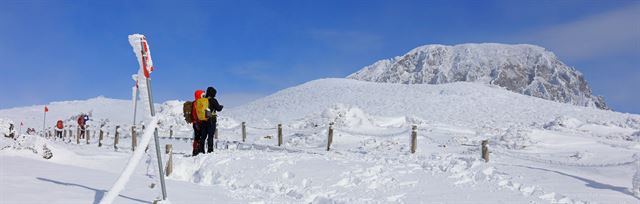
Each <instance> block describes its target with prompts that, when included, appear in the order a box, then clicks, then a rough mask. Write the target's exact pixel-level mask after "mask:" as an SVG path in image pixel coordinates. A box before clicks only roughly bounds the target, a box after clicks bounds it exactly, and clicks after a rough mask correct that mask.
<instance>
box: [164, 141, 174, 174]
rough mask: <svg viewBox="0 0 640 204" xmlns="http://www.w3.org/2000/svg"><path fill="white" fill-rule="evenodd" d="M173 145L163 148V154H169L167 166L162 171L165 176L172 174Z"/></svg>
mask: <svg viewBox="0 0 640 204" xmlns="http://www.w3.org/2000/svg"><path fill="white" fill-rule="evenodd" d="M171 152H173V145H171V144H167V145H166V146H165V153H166V154H169V159H168V161H167V166H166V168H165V169H164V172H166V176H169V175H171V172H173V153H171Z"/></svg>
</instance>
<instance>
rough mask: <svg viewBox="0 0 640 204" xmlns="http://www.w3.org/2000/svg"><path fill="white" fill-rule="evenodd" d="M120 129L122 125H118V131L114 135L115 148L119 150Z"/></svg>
mask: <svg viewBox="0 0 640 204" xmlns="http://www.w3.org/2000/svg"><path fill="white" fill-rule="evenodd" d="M118 129H120V126H119V125H116V133H115V135H114V137H113V148H114V149H116V150H118V140H119V139H120V138H119V137H120V134H119V132H118Z"/></svg>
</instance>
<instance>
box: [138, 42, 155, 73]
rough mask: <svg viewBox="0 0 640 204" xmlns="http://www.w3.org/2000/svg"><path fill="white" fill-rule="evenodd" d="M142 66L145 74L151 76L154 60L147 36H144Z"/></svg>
mask: <svg viewBox="0 0 640 204" xmlns="http://www.w3.org/2000/svg"><path fill="white" fill-rule="evenodd" d="M141 52H142V53H141V54H142V68H143V70H144V76H145V77H147V78H149V74H151V72H152V71H153V60H151V53H150V52H149V45H147V38H145V37H142V50H141Z"/></svg>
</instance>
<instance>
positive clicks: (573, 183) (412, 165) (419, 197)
mask: <svg viewBox="0 0 640 204" xmlns="http://www.w3.org/2000/svg"><path fill="white" fill-rule="evenodd" d="M382 122H384V124H385V125H387V126H386V127H380V126H362V125H361V124H360V125H359V126H358V125H356V126H344V125H343V126H340V125H338V126H335V129H334V139H333V141H334V143H333V145H332V148H331V151H329V152H327V151H325V148H326V141H327V127H326V126H317V127H315V126H305V125H299V124H292V125H285V126H284V130H283V133H284V135H283V136H284V144H283V146H282V147H277V146H276V144H277V142H276V141H277V139H276V137H275V136H276V129H275V128H272V127H253V126H248V127H247V142H245V143H242V142H240V141H241V128H239V127H237V126H231V127H230V126H225V127H221V128H220V132H219V133H220V134H219V141H218V142H217V143H216V144H217V147H218V149H217V150H216V151H215V152H214V153H213V154H205V155H199V156H196V157H190V156H188V155H190V153H191V148H192V145H191V140H190V138H191V137H192V135H191V134H192V133H191V132H190V131H188V130H181V131H176V132H175V135H174V137H173V138H171V139H170V138H168V137H167V133H166V132H164V133H161V134H162V137H161V138H162V139H161V143H162V145H161V146H163V147H164V144H173V149H174V151H173V154H174V155H173V160H174V171H173V174H172V175H171V176H169V177H168V178H167V181H168V184H167V185H168V194H169V198H170V199H171V201H172V202H174V203H211V202H223V203H269V202H280V203H433V202H437V203H440V202H446V203H529V202H533V203H637V202H638V200H640V199H639V198H637V197H635V196H633V195H631V194H630V193H629V190H628V188H629V187H630V185H631V184H630V180H631V176H632V175H633V173H634V172H633V169H632V168H631V165H630V160H631V155H632V154H633V153H635V152H638V150H639V146H638V144H637V142H634V141H627V140H624V139H619V138H617V137H614V138H610V137H601V136H599V135H598V134H597V133H594V132H582V131H575V130H573V129H571V130H565V129H562V130H546V129H535V128H533V129H531V128H511V129H500V128H491V127H485V128H482V129H477V128H471V127H460V126H453V125H446V124H439V123H421V124H420V125H419V127H418V149H417V152H416V154H410V153H409V141H410V140H409V135H410V129H409V127H406V125H402V124H401V123H397V122H394V121H393V120H391V119H390V120H385V121H382ZM365 125H366V124H365ZM605 128H606V127H605ZM620 131H628V130H626V129H624V130H620ZM596 132H597V131H596ZM610 133H611V132H610ZM614 135H615V134H614ZM35 138H37V139H35V140H33V141H32V142H31V143H33V144H47V146H48V147H49V148H50V149H51V150H52V151H53V153H54V157H53V158H52V159H51V160H43V159H42V158H41V157H40V156H39V155H36V154H33V153H29V152H28V151H24V150H19V151H18V150H12V149H6V150H1V151H0V161H1V162H2V163H3V165H2V166H3V168H2V176H1V179H2V180H1V182H2V183H5V182H6V183H20V184H21V185H11V187H4V186H8V185H3V187H1V188H12V189H13V190H8V189H0V190H8V192H14V191H20V192H34V191H33V190H31V189H37V190H40V189H41V190H42V191H44V190H45V189H47V190H48V191H47V192H50V193H45V194H43V195H42V196H41V197H38V198H29V197H28V196H27V195H26V194H15V195H6V196H5V195H3V196H2V197H3V198H2V200H1V201H3V202H4V201H9V203H12V202H13V201H16V202H17V201H21V200H29V201H33V202H40V201H42V202H45V200H46V202H50V203H63V202H64V203H74V202H75V203H87V202H88V201H93V202H97V201H96V200H99V198H101V196H103V195H104V190H106V189H108V188H109V187H110V186H109V185H110V184H112V182H113V180H114V179H115V178H116V177H117V176H118V174H119V172H120V171H121V169H122V168H123V166H124V164H125V163H126V160H127V159H128V158H129V157H130V154H131V150H130V144H131V138H128V137H126V135H123V137H122V138H120V143H119V144H118V147H119V148H118V150H117V151H115V149H114V148H113V146H112V145H113V142H112V141H113V138H112V137H105V141H104V142H103V144H104V145H103V146H102V147H97V141H96V137H92V140H91V141H90V144H84V141H83V142H82V143H81V144H79V145H78V144H75V141H72V142H68V140H67V141H60V140H56V141H52V140H46V139H43V138H39V137H35ZM484 139H489V140H490V148H491V151H492V153H491V161H490V162H489V163H485V162H484V161H483V160H481V159H480V148H479V147H480V146H479V144H480V141H481V140H484ZM25 144H26V143H25ZM150 151H151V152H153V151H154V150H153V145H151V149H150ZM164 159H166V158H164ZM143 162H145V163H147V164H155V162H154V161H152V160H147V161H143ZM4 164H8V165H4ZM25 165H27V166H25ZM155 168H156V167H154V166H147V167H146V168H145V165H144V164H143V165H141V167H139V168H137V169H136V172H135V173H134V176H133V178H132V180H131V181H130V182H129V184H128V185H127V188H126V189H125V190H124V191H123V193H122V194H121V196H120V197H119V198H117V199H116V203H132V202H133V203H136V202H139V201H140V202H142V203H144V202H150V201H152V200H154V199H156V198H158V197H159V195H160V191H159V189H158V186H156V187H155V188H154V189H151V188H149V185H150V184H151V183H156V184H157V181H156V179H154V178H153V177H150V176H149V174H150V173H151V174H153V172H149V169H152V170H153V169H155ZM21 169H27V170H25V171H22V170H21ZM52 172H55V173H52ZM69 201H70V202H69Z"/></svg>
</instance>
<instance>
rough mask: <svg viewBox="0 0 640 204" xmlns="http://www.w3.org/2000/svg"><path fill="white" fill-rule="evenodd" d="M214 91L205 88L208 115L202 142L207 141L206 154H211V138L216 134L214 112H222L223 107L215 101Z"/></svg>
mask: <svg viewBox="0 0 640 204" xmlns="http://www.w3.org/2000/svg"><path fill="white" fill-rule="evenodd" d="M216 93H217V91H216V89H214V88H213V87H208V88H207V94H206V96H205V97H207V99H208V100H209V113H210V114H209V115H208V116H207V125H206V127H207V131H206V134H205V135H203V136H202V140H201V141H204V140H205V138H206V140H207V153H211V152H213V137H214V136H215V134H216V127H217V125H216V123H217V122H218V120H217V114H216V112H218V111H222V108H223V107H224V106H222V105H220V103H218V100H217V99H216Z"/></svg>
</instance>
